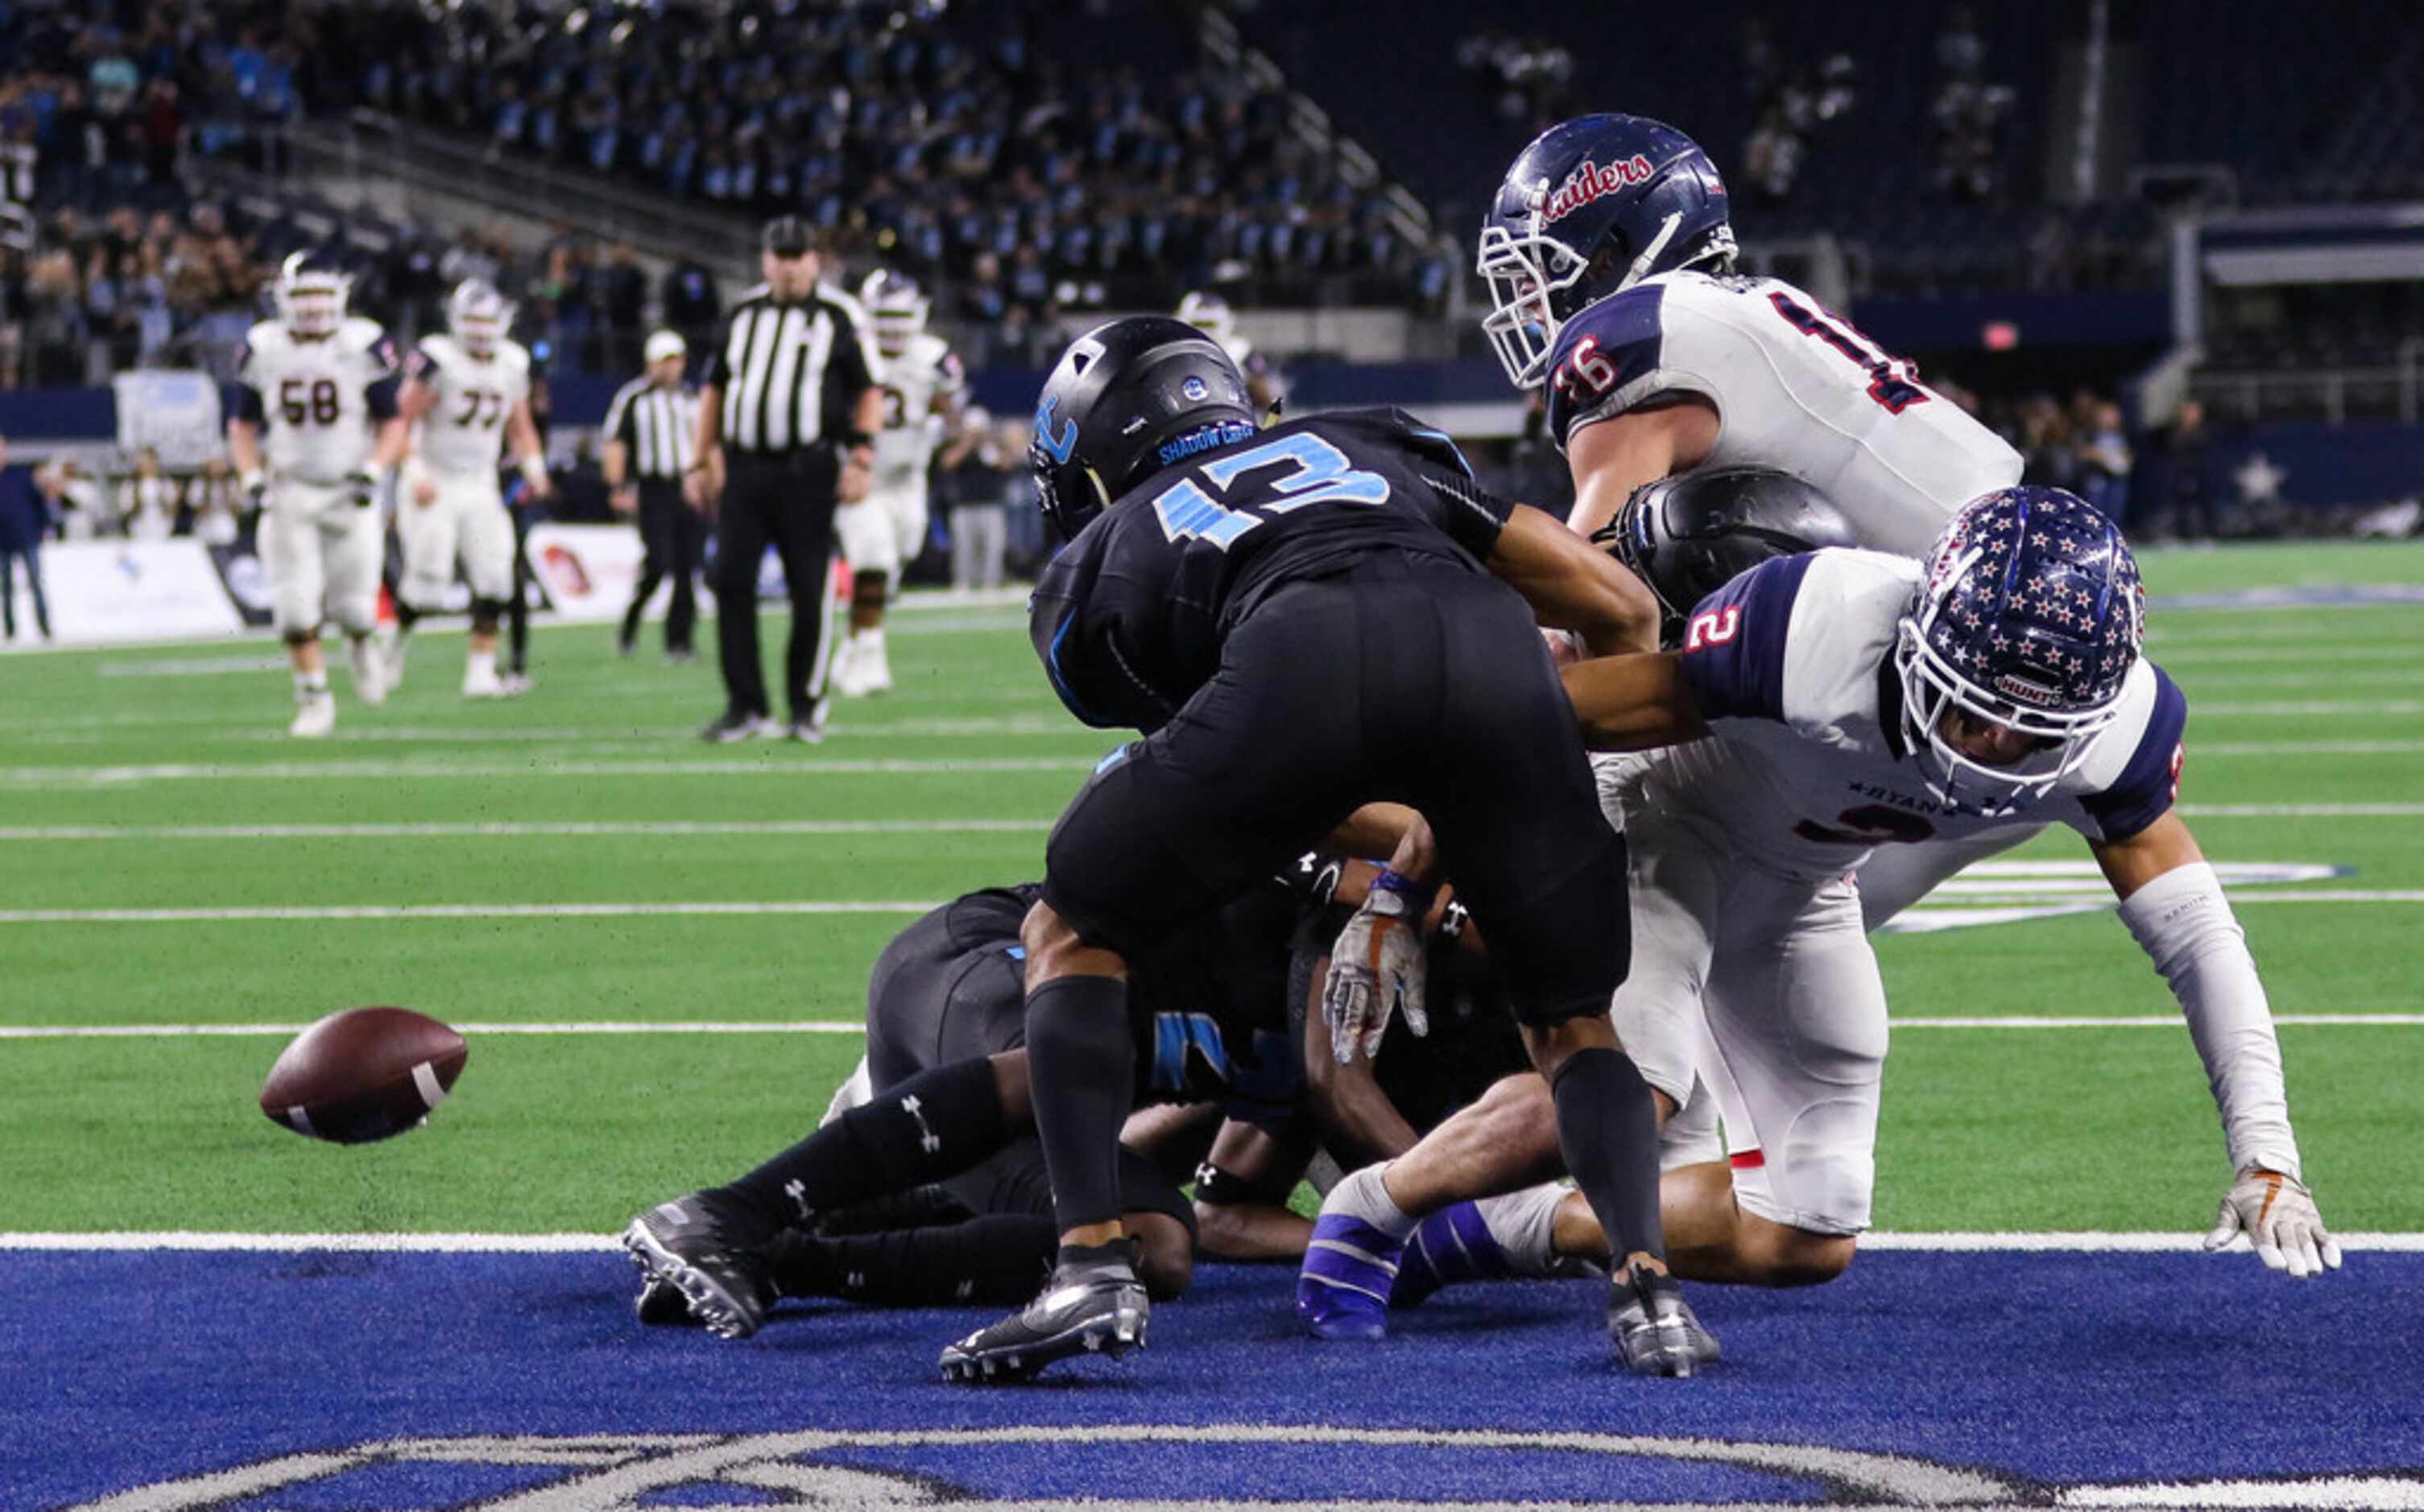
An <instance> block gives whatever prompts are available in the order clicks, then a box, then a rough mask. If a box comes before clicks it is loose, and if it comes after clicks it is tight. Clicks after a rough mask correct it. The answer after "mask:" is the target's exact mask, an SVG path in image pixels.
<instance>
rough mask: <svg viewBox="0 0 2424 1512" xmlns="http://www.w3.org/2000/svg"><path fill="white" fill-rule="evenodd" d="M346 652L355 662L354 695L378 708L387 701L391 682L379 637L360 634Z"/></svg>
mask: <svg viewBox="0 0 2424 1512" xmlns="http://www.w3.org/2000/svg"><path fill="white" fill-rule="evenodd" d="M345 654H346V656H347V658H348V659H349V660H350V661H351V662H352V664H353V669H354V696H355V697H357V698H359V699H360V700H361V701H362V703H363V705H364V706H365V707H367V708H378V706H379V705H381V704H384V703H386V702H387V691H388V689H389V687H390V686H391V683H390V680H389V677H388V674H387V659H386V658H385V657H384V656H382V655H381V654H380V652H379V646H378V642H377V638H376V637H375V636H369V635H364V636H359V637H357V638H356V639H355V641H354V643H353V645H351V646H349V647H347V648H346V653H345Z"/></svg>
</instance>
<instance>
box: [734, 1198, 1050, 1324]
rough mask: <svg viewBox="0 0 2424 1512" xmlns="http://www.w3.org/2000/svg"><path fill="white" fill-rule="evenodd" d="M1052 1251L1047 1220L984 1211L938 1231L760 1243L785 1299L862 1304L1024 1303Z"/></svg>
mask: <svg viewBox="0 0 2424 1512" xmlns="http://www.w3.org/2000/svg"><path fill="white" fill-rule="evenodd" d="M1058 1248H1059V1246H1058V1243H1057V1240H1056V1238H1055V1236H1054V1233H1053V1229H1052V1220H1051V1219H1050V1218H1041V1217H1037V1216H1035V1215H1032V1214H1026V1213H989V1214H986V1215H984V1216H982V1217H981V1218H969V1219H967V1220H966V1221H965V1222H961V1223H950V1224H945V1225H943V1226H941V1227H938V1228H923V1229H894V1230H889V1231H885V1232H881V1233H853V1234H849V1235H846V1236H843V1237H839V1238H819V1237H817V1236H815V1235H812V1234H805V1233H784V1234H780V1235H778V1236H777V1237H776V1238H775V1239H774V1241H773V1243H772V1244H770V1245H769V1246H768V1247H767V1249H766V1259H767V1263H768V1265H769V1268H770V1269H771V1270H772V1272H773V1278H774V1285H775V1288H776V1289H777V1290H779V1291H780V1292H781V1293H782V1294H783V1295H784V1296H785V1297H844V1298H846V1299H848V1300H850V1301H853V1302H863V1303H866V1304H867V1305H869V1306H870V1307H949V1306H950V1305H952V1304H953V1303H957V1302H988V1303H996V1304H999V1303H1011V1302H1024V1301H1026V1300H1027V1299H1028V1298H1029V1297H1032V1296H1034V1295H1035V1288H1036V1287H1037V1286H1038V1285H1039V1284H1041V1283H1042V1281H1043V1280H1044V1277H1045V1272H1047V1271H1049V1270H1050V1269H1051V1268H1052V1256H1053V1254H1054V1252H1055V1250H1056V1249H1058Z"/></svg>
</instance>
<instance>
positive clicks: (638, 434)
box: [606, 331, 707, 661]
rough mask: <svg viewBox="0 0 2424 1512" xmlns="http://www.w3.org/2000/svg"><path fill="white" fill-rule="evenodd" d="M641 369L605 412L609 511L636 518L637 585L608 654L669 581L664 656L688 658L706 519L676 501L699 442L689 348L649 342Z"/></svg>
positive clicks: (625, 648)
mask: <svg viewBox="0 0 2424 1512" xmlns="http://www.w3.org/2000/svg"><path fill="white" fill-rule="evenodd" d="M646 353H647V359H648V366H647V371H646V372H645V373H643V374H641V375H640V376H638V377H636V378H633V379H632V380H631V381H630V382H629V383H627V384H625V385H623V387H622V388H620V389H618V390H615V392H614V405H613V406H611V407H609V408H608V409H607V411H606V485H607V487H609V488H611V489H613V490H614V492H613V495H612V498H613V500H614V512H615V513H616V514H619V515H630V514H635V513H636V514H637V515H638V516H639V518H640V545H641V549H642V551H643V553H644V554H643V555H642V557H641V559H640V582H639V586H638V588H637V589H636V590H634V591H633V593H632V595H631V607H630V609H627V610H625V611H624V612H623V630H622V633H621V634H620V635H617V636H616V637H615V638H614V648H615V649H616V650H617V651H620V652H621V653H622V654H623V655H625V656H630V654H631V647H632V645H634V644H635V643H636V642H637V641H638V640H639V638H640V614H641V612H642V611H643V610H645V609H646V608H647V607H648V599H649V598H650V597H652V596H654V595H655V593H656V591H657V584H658V583H660V582H662V581H664V580H665V579H666V578H667V577H671V578H672V579H673V580H674V601H673V607H672V608H670V609H669V610H667V611H666V612H665V657H666V659H667V660H668V661H689V660H690V659H691V657H692V655H693V652H692V650H691V644H690V637H691V629H692V627H693V626H694V625H696V624H697V623H698V595H697V591H696V586H695V584H696V581H697V578H698V564H699V558H700V556H701V555H702V553H703V549H704V548H705V546H706V542H707V518H706V517H705V516H703V515H701V514H700V513H699V512H698V511H696V510H694V509H693V508H691V507H690V505H689V504H688V503H686V502H685V501H683V499H682V476H683V474H685V473H687V472H688V471H689V470H690V465H691V461H692V458H693V457H694V455H695V453H694V447H695V446H696V445H697V442H698V395H697V394H696V393H695V392H694V391H693V390H691V389H689V388H688V387H686V386H685V385H684V384H683V383H682V366H683V363H684V361H685V360H686V359H687V358H688V357H689V355H690V347H689V344H688V343H687V342H683V340H682V339H681V337H680V336H679V335H678V334H677V333H675V332H673V331H659V332H657V333H656V334H655V335H653V336H650V337H649V338H648V344H647V347H646Z"/></svg>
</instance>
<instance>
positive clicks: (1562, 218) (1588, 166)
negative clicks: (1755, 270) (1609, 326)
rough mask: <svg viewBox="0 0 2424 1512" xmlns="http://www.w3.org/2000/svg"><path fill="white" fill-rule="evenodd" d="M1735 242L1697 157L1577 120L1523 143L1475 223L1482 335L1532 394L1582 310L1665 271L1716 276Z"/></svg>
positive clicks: (1624, 130) (1600, 122)
mask: <svg viewBox="0 0 2424 1512" xmlns="http://www.w3.org/2000/svg"><path fill="white" fill-rule="evenodd" d="M1733 257H1734V231H1733V225H1732V222H1731V221H1730V219H1729V218H1728V213H1727V208H1726V185H1725V181H1724V180H1723V179H1720V178H1719V177H1718V176H1717V168H1716V165H1715V164H1714V163H1712V162H1710V161H1709V154H1708V153H1706V152H1704V151H1700V146H1699V144H1698V142H1695V141H1693V140H1692V138H1690V137H1689V136H1686V135H1683V134H1682V132H1679V131H1677V130H1676V129H1675V128H1674V127H1672V126H1669V125H1666V124H1665V123H1664V122H1661V121H1655V120H1651V119H1648V118H1646V117H1642V116H1617V115H1603V116H1581V117H1577V118H1576V119H1572V120H1568V121H1562V122H1560V123H1558V124H1557V125H1555V126H1552V127H1550V128H1549V129H1548V130H1547V131H1544V132H1542V133H1541V134H1540V135H1538V136H1536V137H1534V138H1533V139H1532V144H1531V145H1530V146H1529V147H1526V148H1524V149H1523V155H1522V156H1520V157H1518V158H1517V159H1516V160H1515V164H1514V166H1513V167H1509V168H1508V169H1507V177H1506V179H1505V180H1504V181H1502V182H1501V183H1500V184H1499V186H1498V196H1497V198H1496V199H1493V200H1492V201H1491V207H1490V213H1489V215H1486V216H1484V217H1483V219H1482V223H1481V250H1480V256H1479V258H1478V259H1477V261H1476V263H1475V269H1476V271H1478V272H1479V273H1480V274H1481V276H1482V278H1483V279H1487V280H1488V281H1489V284H1490V299H1491V305H1492V306H1493V307H1494V308H1493V309H1492V310H1491V312H1490V313H1489V314H1488V315H1485V316H1483V317H1482V321H1481V328H1482V330H1483V331H1484V332H1486V333H1487V334H1488V335H1489V337H1490V342H1491V345H1492V346H1493V347H1495V348H1496V349H1497V352H1498V360H1499V362H1500V363H1501V364H1503V365H1504V366H1505V367H1506V369H1507V378H1508V379H1509V380H1510V381H1511V382H1513V383H1514V384H1515V386H1516V387H1517V388H1519V389H1533V388H1538V387H1539V383H1540V380H1541V378H1542V376H1543V375H1544V374H1545V373H1546V371H1547V368H1548V362H1549V352H1550V349H1551V348H1552V347H1553V346H1555V344H1556V340H1557V330H1558V328H1559V327H1560V326H1563V325H1564V324H1565V323H1566V322H1567V321H1569V320H1571V319H1572V318H1573V316H1574V315H1575V314H1576V313H1577V312H1578V311H1580V310H1582V309H1583V308H1584V307H1585V306H1587V305H1590V304H1592V303H1595V302H1596V301H1598V300H1601V299H1604V298H1606V297H1607V296H1608V295H1609V294H1616V293H1618V292H1619V291H1621V290H1624V289H1628V288H1630V287H1632V286H1633V285H1634V284H1636V283H1638V282H1640V281H1641V280H1642V279H1646V278H1649V277H1650V276H1651V274H1653V273H1665V272H1667V271H1668V270H1670V269H1674V268H1705V269H1708V270H1710V271H1712V272H1723V271H1725V270H1726V269H1727V268H1729V267H1730V266H1732V265H1733Z"/></svg>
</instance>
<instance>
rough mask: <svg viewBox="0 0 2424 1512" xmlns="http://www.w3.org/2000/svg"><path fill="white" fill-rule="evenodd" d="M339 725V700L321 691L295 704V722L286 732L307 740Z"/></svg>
mask: <svg viewBox="0 0 2424 1512" xmlns="http://www.w3.org/2000/svg"><path fill="white" fill-rule="evenodd" d="M336 727H337V700H336V698H335V696H334V695H332V694H330V693H328V692H325V691H324V692H316V693H312V694H311V695H309V696H308V697H305V698H303V699H301V700H299V701H297V702H296V704H295V723H294V724H289V725H287V726H286V733H287V734H289V735H293V736H297V737H299V738H301V739H303V740H318V739H319V738H320V737H322V736H324V735H326V734H327V733H328V732H329V731H330V730H333V729H335V728H336Z"/></svg>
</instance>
